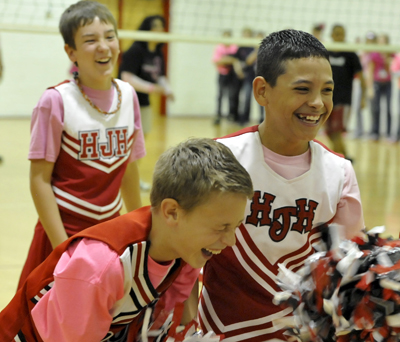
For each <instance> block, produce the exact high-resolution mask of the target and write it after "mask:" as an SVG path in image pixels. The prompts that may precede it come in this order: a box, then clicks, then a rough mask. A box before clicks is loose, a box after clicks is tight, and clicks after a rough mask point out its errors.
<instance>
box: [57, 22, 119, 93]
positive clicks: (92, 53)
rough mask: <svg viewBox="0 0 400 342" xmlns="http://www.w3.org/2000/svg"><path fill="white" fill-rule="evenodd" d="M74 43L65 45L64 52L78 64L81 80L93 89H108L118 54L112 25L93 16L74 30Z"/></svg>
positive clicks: (116, 40)
mask: <svg viewBox="0 0 400 342" xmlns="http://www.w3.org/2000/svg"><path fill="white" fill-rule="evenodd" d="M75 45H76V48H75V49H73V48H71V47H70V46H68V45H65V51H66V52H67V54H68V57H69V59H70V60H71V61H72V62H73V63H75V62H77V63H78V67H79V80H80V82H81V83H82V84H83V85H85V86H87V87H90V88H93V89H109V88H110V86H111V79H112V72H113V69H114V66H115V64H116V62H117V58H118V55H119V43H118V38H117V35H116V32H115V29H114V26H113V25H112V24H109V23H104V22H101V21H100V19H99V18H98V17H95V18H94V20H93V22H92V23H90V24H88V25H85V26H81V27H80V28H79V29H78V30H77V32H76V33H75Z"/></svg>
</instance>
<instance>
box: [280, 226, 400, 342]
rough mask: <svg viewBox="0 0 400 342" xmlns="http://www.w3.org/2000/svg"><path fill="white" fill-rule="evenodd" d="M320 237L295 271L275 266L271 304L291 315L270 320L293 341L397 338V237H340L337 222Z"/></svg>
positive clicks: (399, 294)
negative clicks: (275, 286)
mask: <svg viewBox="0 0 400 342" xmlns="http://www.w3.org/2000/svg"><path fill="white" fill-rule="evenodd" d="M320 229H321V241H319V242H318V243H317V244H316V245H315V246H314V247H315V250H316V253H315V254H313V255H312V256H310V257H309V258H308V259H307V260H306V261H305V264H304V266H303V267H302V268H301V269H300V270H299V271H297V272H296V273H294V272H292V271H290V270H288V269H287V268H285V266H284V265H279V269H280V271H279V274H278V276H277V282H278V285H279V286H280V288H281V289H282V291H283V292H278V293H277V294H276V295H275V297H274V303H275V304H276V305H280V306H282V307H291V308H293V317H284V318H282V319H279V320H276V321H274V325H276V326H278V325H279V326H281V327H282V326H284V327H285V328H284V329H285V330H286V332H285V334H286V335H287V337H288V340H294V341H296V340H297V341H318V342H322V341H324V342H325V341H326V342H330V341H339V342H352V341H371V342H374V341H377V342H386V341H387V342H395V341H400V240H395V239H393V238H382V237H381V236H380V234H381V233H383V232H384V227H375V228H374V229H371V230H370V231H369V232H368V233H367V234H368V235H367V236H366V238H361V237H356V238H354V239H352V240H341V241H340V239H338V233H337V231H338V227H337V226H333V225H330V226H323V227H321V228H320Z"/></svg>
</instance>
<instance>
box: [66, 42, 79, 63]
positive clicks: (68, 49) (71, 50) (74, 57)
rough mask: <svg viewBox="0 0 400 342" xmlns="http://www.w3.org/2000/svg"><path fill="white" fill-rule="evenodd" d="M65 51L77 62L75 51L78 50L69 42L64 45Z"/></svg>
mask: <svg viewBox="0 0 400 342" xmlns="http://www.w3.org/2000/svg"><path fill="white" fill-rule="evenodd" d="M64 51H65V52H66V53H67V56H68V58H69V60H70V61H71V62H72V63H75V62H76V56H75V51H76V50H75V49H74V48H72V47H70V46H69V45H68V44H65V45H64Z"/></svg>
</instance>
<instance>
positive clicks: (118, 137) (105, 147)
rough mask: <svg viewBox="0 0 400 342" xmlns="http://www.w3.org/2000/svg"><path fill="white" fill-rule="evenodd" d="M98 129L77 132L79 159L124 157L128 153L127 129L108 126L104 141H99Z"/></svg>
mask: <svg viewBox="0 0 400 342" xmlns="http://www.w3.org/2000/svg"><path fill="white" fill-rule="evenodd" d="M99 135H100V133H99V131H98V130H96V131H88V132H79V141H80V147H81V148H80V151H79V153H78V158H79V159H80V160H96V159H100V158H112V157H124V156H126V155H127V153H128V129H127V128H125V127H123V128H109V129H107V130H106V141H105V142H99Z"/></svg>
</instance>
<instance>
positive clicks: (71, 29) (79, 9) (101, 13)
mask: <svg viewBox="0 0 400 342" xmlns="http://www.w3.org/2000/svg"><path fill="white" fill-rule="evenodd" d="M96 17H98V18H99V19H100V21H101V22H103V23H109V24H112V25H113V26H114V29H115V33H116V34H117V33H118V32H117V22H116V21H115V18H114V17H113V15H112V14H111V12H110V10H109V9H108V8H107V7H106V6H105V5H103V4H100V3H98V2H96V1H89V0H83V1H78V2H77V3H76V4H73V5H71V6H69V7H68V8H67V9H66V10H65V11H64V13H63V14H62V15H61V19H60V24H59V30H60V33H61V35H62V36H63V38H64V43H65V44H67V45H69V46H70V47H71V48H73V49H76V45H75V34H76V31H78V29H79V28H80V27H82V26H85V25H87V24H91V23H92V22H93V20H94V18H96Z"/></svg>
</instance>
